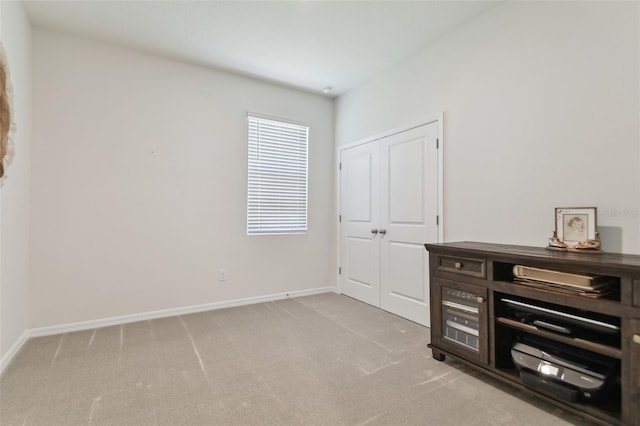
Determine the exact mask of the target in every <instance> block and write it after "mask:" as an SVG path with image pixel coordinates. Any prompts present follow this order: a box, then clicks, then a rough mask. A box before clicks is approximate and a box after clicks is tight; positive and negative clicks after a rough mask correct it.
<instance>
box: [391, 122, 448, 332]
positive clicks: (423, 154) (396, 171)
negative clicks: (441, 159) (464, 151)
mask: <svg viewBox="0 0 640 426" xmlns="http://www.w3.org/2000/svg"><path fill="white" fill-rule="evenodd" d="M437 137H438V123H437V122H435V123H431V124H427V125H424V126H420V127H418V128H415V129H412V130H408V131H405V132H402V133H398V134H395V135H392V136H389V137H387V138H384V139H382V147H381V158H380V164H381V165H382V170H381V174H380V176H381V179H380V180H381V182H380V186H381V191H380V193H381V200H380V203H381V212H380V226H379V228H380V229H383V230H386V233H385V234H383V235H381V236H380V253H381V255H380V270H381V271H380V277H381V278H380V286H381V305H380V307H381V308H382V309H384V310H387V311H389V312H393V313H395V314H397V315H400V316H402V317H404V318H407V319H410V320H412V321H415V322H417V323H420V324H423V325H427V326H429V269H428V268H429V262H428V256H427V251H426V250H425V248H424V244H425V243H428V242H436V241H438V227H437V224H436V216H437V214H438V209H437V203H438V184H437V182H438V168H437V165H438V158H437V148H436V139H437Z"/></svg>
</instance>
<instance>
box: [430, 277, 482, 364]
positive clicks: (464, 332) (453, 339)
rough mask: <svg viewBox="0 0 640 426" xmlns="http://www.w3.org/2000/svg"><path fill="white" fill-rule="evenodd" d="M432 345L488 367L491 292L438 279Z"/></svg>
mask: <svg viewBox="0 0 640 426" xmlns="http://www.w3.org/2000/svg"><path fill="white" fill-rule="evenodd" d="M435 281H436V283H435V284H436V288H437V294H438V296H439V297H438V298H437V299H436V300H437V302H436V303H437V304H438V305H439V306H437V310H438V311H439V314H438V315H437V318H436V321H435V323H434V324H432V342H433V343H434V344H435V345H436V346H440V347H441V348H442V349H446V350H448V351H451V352H453V353H455V354H456V355H460V356H462V357H464V358H467V359H472V360H475V361H481V362H483V363H488V350H487V340H488V339H487V319H488V318H487V308H486V306H487V289H486V288H484V287H479V286H474V285H470V284H463V283H458V282H455V281H449V280H442V279H437V278H436V280H435Z"/></svg>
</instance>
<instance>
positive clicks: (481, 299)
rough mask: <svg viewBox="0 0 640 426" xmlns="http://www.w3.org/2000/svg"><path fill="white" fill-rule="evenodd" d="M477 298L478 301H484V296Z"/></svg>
mask: <svg viewBox="0 0 640 426" xmlns="http://www.w3.org/2000/svg"><path fill="white" fill-rule="evenodd" d="M476 300H477V301H478V303H484V297H482V296H478V297H477V298H476Z"/></svg>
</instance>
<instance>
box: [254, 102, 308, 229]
mask: <svg viewBox="0 0 640 426" xmlns="http://www.w3.org/2000/svg"><path fill="white" fill-rule="evenodd" d="M308 139H309V127H307V126H302V125H299V124H292V123H287V122H282V121H276V120H272V119H267V118H262V117H256V116H252V115H249V176H248V178H249V179H248V191H247V193H248V196H247V234H249V235H255V234H303V233H305V232H306V231H307V153H308Z"/></svg>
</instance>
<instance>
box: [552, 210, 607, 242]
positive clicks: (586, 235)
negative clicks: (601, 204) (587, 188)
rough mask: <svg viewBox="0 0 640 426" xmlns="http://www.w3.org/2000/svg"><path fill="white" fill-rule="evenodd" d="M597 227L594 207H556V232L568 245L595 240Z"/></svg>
mask: <svg viewBox="0 0 640 426" xmlns="http://www.w3.org/2000/svg"><path fill="white" fill-rule="evenodd" d="M597 229H598V227H597V209H596V207H556V234H557V237H558V239H559V240H560V241H562V242H563V243H564V244H566V245H567V246H568V247H572V246H575V245H578V244H580V243H583V242H585V241H588V240H595V239H596V235H597Z"/></svg>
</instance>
